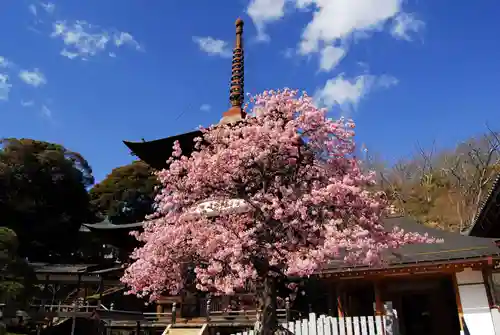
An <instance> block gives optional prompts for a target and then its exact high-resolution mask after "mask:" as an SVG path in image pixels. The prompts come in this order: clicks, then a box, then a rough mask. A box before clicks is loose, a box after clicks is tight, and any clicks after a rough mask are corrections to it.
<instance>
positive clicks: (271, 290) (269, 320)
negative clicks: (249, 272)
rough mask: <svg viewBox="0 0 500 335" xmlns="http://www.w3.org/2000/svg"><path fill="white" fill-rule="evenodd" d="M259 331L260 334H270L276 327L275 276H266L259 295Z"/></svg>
mask: <svg viewBox="0 0 500 335" xmlns="http://www.w3.org/2000/svg"><path fill="white" fill-rule="evenodd" d="M260 305H261V310H262V314H261V320H260V322H261V325H262V328H261V331H260V335H272V334H274V332H275V331H276V330H277V329H278V318H277V315H276V278H273V277H270V276H267V277H266V279H265V280H264V288H263V292H262V295H261V303H260Z"/></svg>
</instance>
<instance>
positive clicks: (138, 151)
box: [123, 130, 202, 170]
mask: <svg viewBox="0 0 500 335" xmlns="http://www.w3.org/2000/svg"><path fill="white" fill-rule="evenodd" d="M201 136H202V133H201V131H199V130H196V131H192V132H189V133H184V134H180V135H175V136H171V137H166V138H162V139H158V140H153V141H143V142H129V141H123V143H124V144H125V145H126V146H127V147H128V148H129V149H130V150H131V151H132V153H133V154H134V155H136V156H137V157H138V158H139V159H141V160H142V161H144V162H145V163H146V164H148V165H149V166H151V167H152V168H153V169H156V170H162V169H165V168H167V167H168V164H167V160H168V159H169V158H170V157H171V156H172V151H173V146H174V142H175V141H179V144H180V146H181V149H182V153H183V154H185V155H189V154H190V153H191V152H192V151H193V147H194V139H195V138H196V137H201Z"/></svg>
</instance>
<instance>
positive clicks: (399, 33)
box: [391, 13, 425, 41]
mask: <svg viewBox="0 0 500 335" xmlns="http://www.w3.org/2000/svg"><path fill="white" fill-rule="evenodd" d="M424 27H425V23H424V22H423V21H421V20H418V19H416V18H415V15H413V14H408V13H400V14H398V16H396V17H395V18H394V22H393V25H392V29H391V34H392V36H394V37H396V38H399V39H403V40H406V41H411V36H410V33H413V34H415V33H418V32H419V31H420V30H421V29H423V28H424Z"/></svg>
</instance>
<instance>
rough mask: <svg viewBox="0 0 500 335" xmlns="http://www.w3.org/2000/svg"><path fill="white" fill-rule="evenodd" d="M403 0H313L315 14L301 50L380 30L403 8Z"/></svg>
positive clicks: (313, 49)
mask: <svg viewBox="0 0 500 335" xmlns="http://www.w3.org/2000/svg"><path fill="white" fill-rule="evenodd" d="M402 2H403V0H336V1H329V0H311V1H309V3H308V5H309V7H308V8H310V9H312V10H313V18H312V20H311V21H310V22H309V24H308V25H307V26H306V28H305V29H304V31H303V33H302V41H301V43H300V46H299V48H300V51H301V53H303V54H309V53H312V52H316V51H319V48H320V46H321V44H322V43H323V44H324V45H330V44H331V43H334V42H336V41H339V40H346V39H348V38H350V37H351V36H352V35H353V34H354V33H356V32H367V31H371V30H380V29H381V27H382V25H383V24H384V23H385V22H387V21H388V20H389V19H391V18H393V17H394V16H396V15H397V14H398V13H399V12H400V11H401V6H402Z"/></svg>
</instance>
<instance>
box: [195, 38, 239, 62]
mask: <svg viewBox="0 0 500 335" xmlns="http://www.w3.org/2000/svg"><path fill="white" fill-rule="evenodd" d="M193 42H194V43H196V44H198V47H199V48H200V50H201V51H203V52H206V53H207V54H209V55H211V56H220V57H225V58H229V57H231V48H230V47H229V44H228V43H227V42H226V41H223V40H218V39H215V38H213V37H210V36H207V37H199V36H194V37H193Z"/></svg>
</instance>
